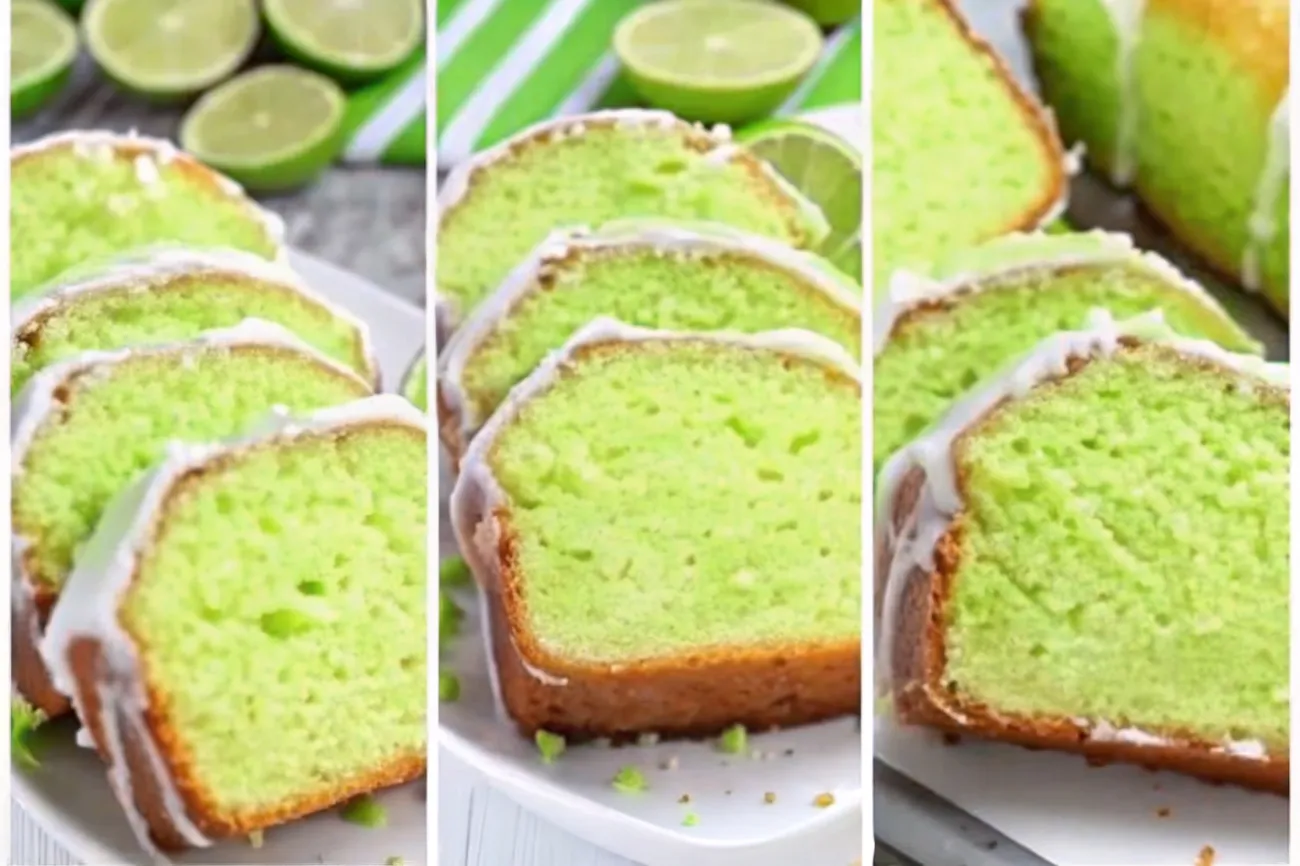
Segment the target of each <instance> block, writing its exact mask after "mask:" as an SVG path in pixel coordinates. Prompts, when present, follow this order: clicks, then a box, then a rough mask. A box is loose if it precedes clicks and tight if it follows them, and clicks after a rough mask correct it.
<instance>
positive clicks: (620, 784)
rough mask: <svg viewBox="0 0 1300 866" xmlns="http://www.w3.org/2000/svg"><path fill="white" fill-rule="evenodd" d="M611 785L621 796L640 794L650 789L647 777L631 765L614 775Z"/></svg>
mask: <svg viewBox="0 0 1300 866" xmlns="http://www.w3.org/2000/svg"><path fill="white" fill-rule="evenodd" d="M611 784H612V785H613V786H614V790H615V791H618V792H619V793H620V794H638V793H640V792H641V791H644V790H646V789H647V788H649V787H650V786H649V784H647V783H646V779H645V775H644V774H643V773H642V772H641V771H640V770H638V769H637V768H636V767H633V766H631V765H630V764H629V765H628V766H626V767H624V768H623V769H621V770H619V771H618V772H617V773H615V774H614V780H613V781H612V782H611Z"/></svg>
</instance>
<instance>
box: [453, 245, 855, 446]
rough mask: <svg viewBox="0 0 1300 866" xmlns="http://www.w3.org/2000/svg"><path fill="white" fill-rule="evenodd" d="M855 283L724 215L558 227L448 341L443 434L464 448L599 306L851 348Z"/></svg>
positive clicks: (644, 320) (626, 318)
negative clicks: (793, 334)
mask: <svg viewBox="0 0 1300 866" xmlns="http://www.w3.org/2000/svg"><path fill="white" fill-rule="evenodd" d="M861 295H862V290H861V288H860V287H859V286H858V285H857V284H856V283H853V282H851V281H850V280H849V278H847V277H845V276H843V275H841V274H840V273H839V272H838V271H837V270H835V268H834V267H832V266H831V265H830V264H829V263H827V262H825V261H823V260H821V259H819V258H817V257H816V256H814V255H813V254H811V253H806V252H803V251H799V250H794V249H791V248H790V247H787V246H784V245H782V244H779V243H776V242H774V241H771V240H769V239H767V238H763V237H760V236H758V235H751V234H745V233H742V232H737V231H734V230H731V229H727V228H726V227H723V226H717V225H709V224H700V223H696V224H674V223H667V222H662V221H660V222H655V221H644V220H628V221H622V222H619V223H611V224H606V225H605V226H604V227H602V228H601V229H599V230H597V231H594V232H593V231H589V230H586V229H577V230H566V231H558V232H554V233H552V234H551V236H550V237H548V238H547V239H546V240H545V241H543V242H542V244H541V245H540V246H538V247H537V249H535V250H534V251H533V252H532V253H531V254H530V255H529V257H528V258H527V259H526V260H525V261H524V262H523V264H521V265H520V266H519V267H517V268H516V269H515V270H514V271H512V272H511V273H510V275H509V276H508V277H507V278H506V280H505V281H504V282H503V283H502V284H501V286H500V287H499V288H498V289H497V290H496V291H495V292H493V293H492V295H491V296H489V297H488V298H487V299H486V300H485V301H483V303H481V304H480V305H479V306H478V307H477V308H476V309H475V311H474V313H473V314H472V315H471V316H470V317H469V319H468V320H466V321H465V322H464V323H463V324H462V325H461V327H460V330H458V331H457V332H456V334H455V336H453V337H452V339H451V340H449V341H448V343H447V345H446V348H445V349H444V350H443V352H442V354H441V357H440V359H439V364H438V367H439V378H438V401H439V412H438V415H439V431H440V435H441V438H442V441H443V444H444V445H446V447H447V449H448V452H449V453H450V454H451V455H452V456H453V457H455V456H457V455H459V454H461V453H462V452H463V451H464V449H465V446H466V444H467V443H468V442H469V440H470V438H471V437H472V436H473V434H474V432H475V431H476V430H477V429H478V428H479V427H480V426H481V425H482V423H483V422H484V421H485V420H487V418H488V416H489V415H491V414H492V411H493V410H494V409H496V407H497V406H498V405H500V403H501V402H502V401H503V400H504V399H505V397H506V395H507V394H508V393H509V391H510V389H511V388H512V387H514V386H515V385H516V384H517V383H518V382H520V381H521V380H523V379H524V378H525V377H526V376H527V375H528V374H529V373H530V372H532V370H533V369H534V368H535V367H536V366H537V365H538V364H539V363H541V361H542V360H543V359H544V358H545V357H546V355H547V354H548V353H550V352H553V351H555V350H556V349H558V348H559V347H560V346H562V345H564V343H565V341H567V340H568V339H569V337H571V336H572V335H573V334H574V333H575V332H577V331H578V330H579V329H580V328H581V327H582V326H584V325H586V324H587V323H588V322H590V321H591V320H593V319H595V318H597V317H599V316H610V317H613V318H616V319H618V320H620V321H623V322H626V323H628V324H630V325H636V326H640V327H647V328H655V329H662V330H678V331H738V332H742V333H757V332H760V331H772V330H779V329H781V328H802V329H805V330H809V331H813V332H815V333H818V334H822V335H824V336H826V337H828V338H830V339H832V340H834V341H836V342H837V343H839V344H840V345H842V346H844V347H845V348H846V349H847V350H848V351H849V353H850V354H852V355H854V356H855V357H856V356H858V355H859V354H860V345H861V340H862V337H861V330H862V314H861Z"/></svg>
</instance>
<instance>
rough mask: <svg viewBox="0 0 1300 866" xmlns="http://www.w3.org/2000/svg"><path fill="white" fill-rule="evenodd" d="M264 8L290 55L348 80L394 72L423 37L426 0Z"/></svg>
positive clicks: (311, 2)
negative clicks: (424, 1)
mask: <svg viewBox="0 0 1300 866" xmlns="http://www.w3.org/2000/svg"><path fill="white" fill-rule="evenodd" d="M264 8H265V12H266V23H267V26H268V27H269V28H270V30H271V35H272V36H274V37H275V40H276V42H278V43H279V45H280V47H281V48H283V49H284V51H285V53H287V54H288V55H289V56H290V57H293V58H294V59H295V60H297V61H299V62H300V63H302V64H304V65H306V66H310V67H312V68H313V69H316V70H318V71H320V72H323V73H325V74H326V75H329V76H331V77H333V78H337V79H338V80H340V81H344V82H348V83H355V82H359V81H365V80H367V79H370V78H374V77H377V76H379V75H383V74H384V73H385V72H389V71H391V70H392V69H394V68H395V67H397V66H398V65H400V64H401V63H402V61H404V60H405V59H406V58H408V57H410V56H411V53H412V52H414V51H415V50H416V49H417V48H419V46H420V45H421V44H422V43H423V41H424V4H423V2H422V0H265V3H264Z"/></svg>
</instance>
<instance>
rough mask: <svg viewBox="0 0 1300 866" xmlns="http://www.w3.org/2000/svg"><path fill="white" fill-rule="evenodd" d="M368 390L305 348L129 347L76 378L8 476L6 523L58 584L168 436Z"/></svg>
mask: <svg viewBox="0 0 1300 866" xmlns="http://www.w3.org/2000/svg"><path fill="white" fill-rule="evenodd" d="M365 396H369V389H368V388H367V387H366V386H365V385H363V384H362V383H361V382H359V381H357V380H355V379H352V378H351V377H348V376H344V375H341V374H340V373H338V372H335V371H333V370H330V369H329V368H327V367H325V366H323V365H322V364H320V363H319V362H318V361H316V360H313V359H312V358H311V357H310V356H308V355H306V354H303V353H301V352H294V351H291V350H283V349H275V348H262V347H258V348H255V349H251V350H250V349H246V348H242V349H236V350H233V351H231V350H227V349H219V350H206V351H202V352H194V353H193V354H191V355H190V357H189V358H188V359H187V360H186V361H184V362H182V361H181V360H180V357H179V353H168V354H164V355H137V356H135V357H133V358H130V359H128V360H126V361H123V362H121V363H119V364H116V365H113V366H112V367H109V368H107V369H106V370H105V371H104V372H102V373H101V372H96V373H93V374H92V375H89V376H85V377H79V378H77V379H76V380H74V382H73V384H72V385H71V387H70V389H69V391H68V394H67V400H68V405H67V406H66V408H64V409H63V410H62V411H60V412H59V413H57V414H55V415H52V416H51V418H52V419H53V424H51V423H50V422H49V421H47V422H46V423H45V424H44V425H43V426H42V428H41V429H40V430H39V431H38V433H37V436H36V438H35V439H34V440H33V442H32V445H31V448H30V449H29V450H28V452H27V457H26V459H25V461H24V468H23V472H22V473H21V474H20V475H19V476H17V477H16V478H15V480H14V494H13V496H14V501H13V520H14V527H15V530H16V531H17V532H18V533H20V534H22V535H24V536H26V537H28V538H31V539H34V540H35V541H36V543H35V544H34V545H33V547H32V548H31V551H30V554H29V555H31V556H32V557H33V559H34V562H35V570H36V577H37V579H38V580H40V581H42V582H43V583H45V584H46V585H48V586H49V587H50V588H51V589H55V590H57V589H59V588H60V587H61V586H62V585H63V581H64V579H65V578H66V576H67V574H68V572H69V570H70V568H71V566H72V565H73V561H74V559H75V557H76V553H77V549H78V547H79V546H80V545H81V544H82V543H83V542H84V541H85V540H86V539H87V538H88V537H89V536H90V533H91V531H92V530H93V529H94V528H95V525H96V523H97V522H98V520H99V516H100V514H101V512H102V511H103V509H104V506H105V505H106V504H107V503H108V501H109V500H110V499H111V498H112V497H113V496H114V495H116V494H117V492H118V491H119V490H120V489H122V488H123V487H124V486H125V485H126V484H127V482H129V481H130V480H131V479H132V478H134V477H136V475H138V474H139V473H140V472H142V471H144V470H145V469H146V468H148V467H149V466H151V465H152V464H154V463H155V462H157V461H158V460H159V459H160V458H161V457H162V456H163V453H164V449H165V447H166V444H167V443H168V442H169V441H171V440H180V441H185V442H210V441H213V440H216V439H221V438H225V437H228V436H233V435H237V434H241V433H244V432H246V431H247V430H248V428H249V427H250V426H251V425H253V424H255V423H258V422H260V421H261V420H263V419H264V418H265V417H266V415H267V414H268V413H269V412H270V411H271V409H272V408H273V407H275V406H277V405H282V406H285V407H288V408H289V409H290V410H292V411H295V412H306V411H310V410H312V409H319V408H322V407H326V406H332V405H336V404H339V403H346V402H350V401H352V400H356V399H359V398H361V397H365Z"/></svg>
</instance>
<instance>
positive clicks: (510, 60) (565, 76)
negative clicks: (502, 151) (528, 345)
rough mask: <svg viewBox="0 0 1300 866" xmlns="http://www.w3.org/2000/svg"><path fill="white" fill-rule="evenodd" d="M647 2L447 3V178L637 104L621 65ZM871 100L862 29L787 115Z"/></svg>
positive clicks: (442, 36) (439, 38)
mask: <svg viewBox="0 0 1300 866" xmlns="http://www.w3.org/2000/svg"><path fill="white" fill-rule="evenodd" d="M643 2H646V0H439V2H438V5H437V12H436V31H435V34H436V35H435V56H436V58H437V70H436V72H435V82H436V85H437V88H438V104H437V118H436V120H437V127H436V128H437V136H438V139H437V153H438V168H439V169H440V170H446V169H448V168H451V167H452V166H454V165H456V164H457V163H459V162H462V161H463V160H465V159H466V158H468V157H470V156H472V155H473V154H474V153H477V152H478V151H480V150H483V149H484V148H487V147H491V146H492V145H493V144H496V143H497V142H499V141H501V140H503V139H505V138H509V137H510V136H511V135H513V134H514V133H516V132H519V131H520V130H522V129H524V128H525V127H527V126H530V125H532V124H534V123H537V122H539V121H542V120H546V119H548V118H551V117H556V116H561V115H566V114H578V113H581V112H584V111H590V110H592V109H596V108H615V107H625V106H631V105H636V104H637V99H636V94H635V93H633V91H632V89H631V87H630V86H629V84H628V82H627V80H626V79H625V77H624V76H623V75H622V74H621V70H620V68H619V64H618V61H617V59H616V58H615V57H614V55H613V50H612V46H611V43H612V37H613V33H614V28H615V26H616V25H617V24H618V22H619V20H620V19H621V18H622V17H623V16H624V15H626V14H627V13H628V12H630V11H631V10H633V9H635V8H636V7H637V6H639V5H641V4H642V3H643ZM861 99H862V27H861V21H860V19H859V20H855V21H853V22H851V23H849V24H846V25H845V26H843V27H841V28H840V29H839V30H837V31H836V32H834V33H832V34H831V35H830V36H829V38H828V39H827V43H826V49H825V51H824V52H823V55H822V57H821V59H820V60H819V62H818V64H817V65H816V66H815V67H814V68H813V70H812V71H811V72H810V73H809V75H808V77H807V78H806V79H805V80H804V81H803V82H802V83H801V84H800V86H799V88H798V89H797V90H796V92H795V93H794V94H793V95H792V96H791V97H790V99H789V100H788V101H787V102H786V104H785V105H783V106H782V107H781V109H780V111H779V112H778V114H781V115H787V114H794V113H804V112H807V111H810V110H813V109H817V108H825V107H829V106H832V105H841V104H846V103H858V102H860V101H861Z"/></svg>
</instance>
